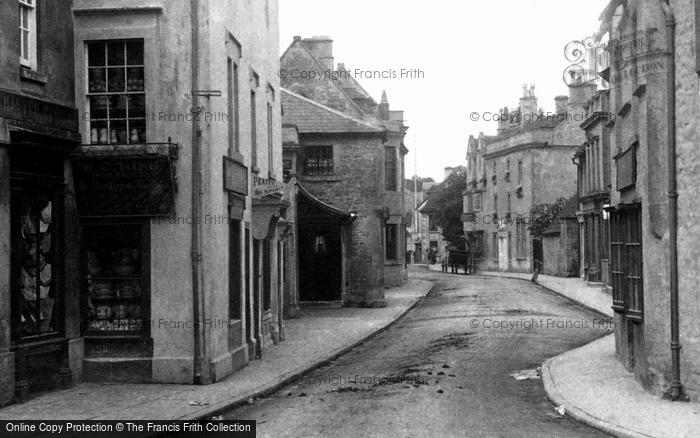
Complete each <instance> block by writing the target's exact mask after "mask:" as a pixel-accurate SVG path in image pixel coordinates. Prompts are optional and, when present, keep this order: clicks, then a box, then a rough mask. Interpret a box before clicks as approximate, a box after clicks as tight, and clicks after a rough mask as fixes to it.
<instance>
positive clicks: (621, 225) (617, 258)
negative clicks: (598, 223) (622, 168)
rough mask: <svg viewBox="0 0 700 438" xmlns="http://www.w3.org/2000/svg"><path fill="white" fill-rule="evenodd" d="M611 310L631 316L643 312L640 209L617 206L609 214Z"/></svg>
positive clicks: (639, 318) (640, 317) (637, 315)
mask: <svg viewBox="0 0 700 438" xmlns="http://www.w3.org/2000/svg"><path fill="white" fill-rule="evenodd" d="M610 250H611V254H610V256H611V275H612V282H613V310H615V311H616V312H618V313H625V314H626V316H627V317H629V318H630V319H635V320H641V319H642V317H643V314H644V302H643V292H644V291H643V281H642V280H643V275H642V261H643V260H642V240H641V217H640V209H639V208H634V209H628V210H619V211H615V212H613V213H611V215H610Z"/></svg>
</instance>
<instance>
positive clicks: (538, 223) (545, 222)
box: [528, 198, 566, 239]
mask: <svg viewBox="0 0 700 438" xmlns="http://www.w3.org/2000/svg"><path fill="white" fill-rule="evenodd" d="M565 205H566V198H559V199H557V200H556V201H554V202H553V203H542V204H538V205H535V206H534V207H532V209H531V210H530V225H529V226H528V229H529V230H530V234H531V235H532V237H535V238H538V239H539V238H541V237H542V234H543V233H544V231H545V230H546V229H547V228H549V226H550V225H552V223H554V220H555V219H556V218H557V215H559V212H561V211H562V209H563V208H564V206H565Z"/></svg>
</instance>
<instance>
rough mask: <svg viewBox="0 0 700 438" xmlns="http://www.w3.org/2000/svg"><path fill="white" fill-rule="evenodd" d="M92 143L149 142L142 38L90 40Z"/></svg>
mask: <svg viewBox="0 0 700 438" xmlns="http://www.w3.org/2000/svg"><path fill="white" fill-rule="evenodd" d="M87 50H88V67H87V70H88V81H87V82H88V85H87V86H88V89H87V100H88V108H89V114H90V143H91V144H133V143H145V142H146V88H145V69H144V53H143V51H144V46H143V40H129V41H100V42H90V43H87Z"/></svg>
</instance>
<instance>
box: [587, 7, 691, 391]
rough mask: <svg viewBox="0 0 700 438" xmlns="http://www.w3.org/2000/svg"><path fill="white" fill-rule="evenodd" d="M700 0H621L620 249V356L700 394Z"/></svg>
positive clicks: (615, 167)
mask: <svg viewBox="0 0 700 438" xmlns="http://www.w3.org/2000/svg"><path fill="white" fill-rule="evenodd" d="M699 7H700V6H698V3H697V2H691V1H688V0H671V1H669V2H665V1H656V0H634V1H629V2H621V1H612V2H610V4H609V6H608V7H607V8H606V10H605V11H604V13H603V19H604V20H603V24H602V27H601V29H600V32H599V35H600V36H601V37H606V36H607V38H608V39H609V41H608V43H607V46H606V47H607V52H608V54H609V56H610V67H609V70H606V71H604V72H602V76H603V77H604V78H605V79H606V80H607V81H608V82H609V84H610V111H611V112H612V113H613V114H614V115H615V119H614V122H613V123H611V124H610V127H611V134H610V137H611V140H610V154H609V157H608V160H609V162H610V167H611V185H612V187H611V189H610V204H611V206H610V208H609V209H608V211H609V213H610V256H611V260H610V262H611V268H610V271H611V276H612V288H613V309H614V310H615V312H616V317H615V323H616V325H615V327H616V331H615V333H616V343H617V344H616V345H617V355H618V356H619V358H620V360H621V361H622V363H623V364H624V365H625V366H626V367H627V368H628V369H629V370H630V371H631V372H633V373H634V375H635V377H636V378H637V380H639V381H640V382H641V383H642V385H643V386H645V387H646V388H648V389H649V390H651V391H652V392H653V393H655V394H659V395H662V394H663V395H665V396H667V397H669V398H671V399H678V398H682V397H683V395H684V394H685V396H688V397H689V398H690V399H692V400H695V401H697V400H699V399H700V374H699V373H698V369H699V367H700V342H698V339H700V322H699V321H698V318H697V313H696V310H697V304H698V302H699V301H700V296H699V294H700V291H699V290H698V287H697V285H698V283H699V282H700V250H699V247H698V244H697V242H698V240H700V224H699V223H698V220H697V218H698V206H697V197H698V192H699V191H700V189H699V188H700V173H699V172H698V168H697V163H698V162H700V151H699V150H698V148H697V145H698V143H699V142H700V131H699V130H698V117H699V116H700V89H699V85H698V84H699V83H698V72H699V71H700V53H699V52H698V50H700V40H699V39H698V37H699V35H700V33H699V32H698V30H699V29H700V27H699V26H700V23H699V22H698V21H697V20H698V19H697V17H698V16H699V15H698V13H699V12H700V10H699V9H698V8H699Z"/></svg>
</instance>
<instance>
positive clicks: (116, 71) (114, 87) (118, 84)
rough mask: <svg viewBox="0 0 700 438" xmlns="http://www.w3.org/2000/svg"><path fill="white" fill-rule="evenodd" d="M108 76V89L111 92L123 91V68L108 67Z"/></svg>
mask: <svg viewBox="0 0 700 438" xmlns="http://www.w3.org/2000/svg"><path fill="white" fill-rule="evenodd" d="M107 74H108V77H109V80H108V83H109V88H108V91H109V92H110V93H112V92H124V91H125V88H124V69H123V68H110V69H108V70H107Z"/></svg>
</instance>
